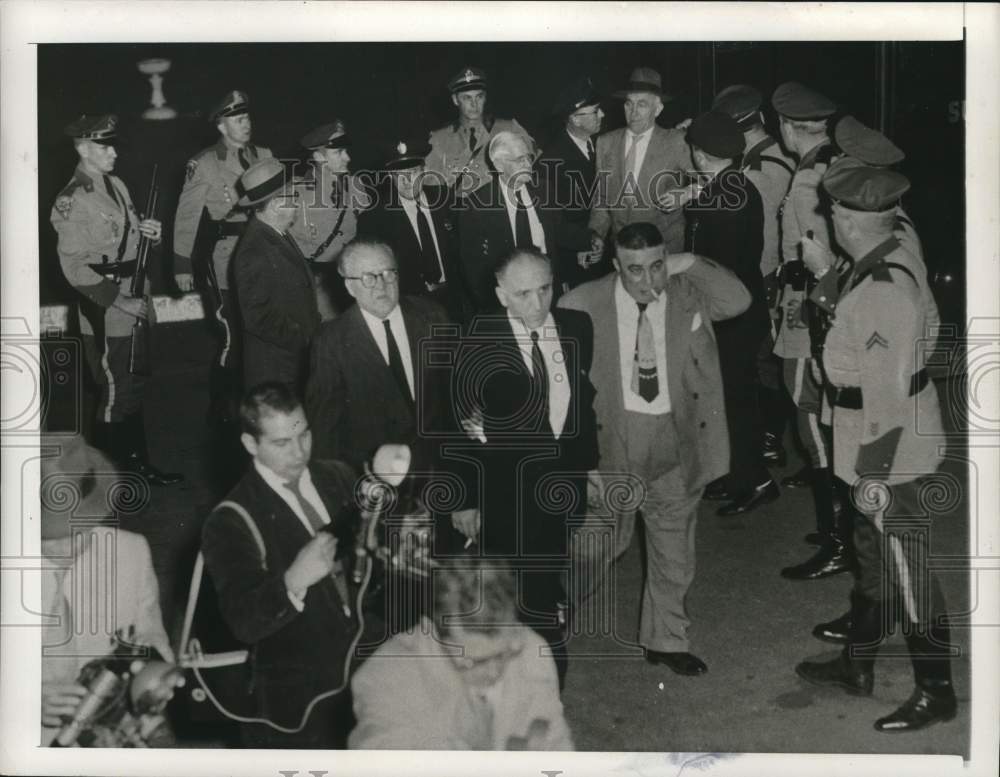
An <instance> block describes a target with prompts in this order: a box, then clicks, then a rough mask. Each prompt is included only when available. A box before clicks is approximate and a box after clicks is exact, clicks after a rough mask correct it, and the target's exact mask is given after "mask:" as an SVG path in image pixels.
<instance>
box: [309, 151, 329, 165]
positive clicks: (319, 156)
mask: <svg viewBox="0 0 1000 777" xmlns="http://www.w3.org/2000/svg"><path fill="white" fill-rule="evenodd" d="M312 158H313V162H316V163H317V164H323V163H324V162H325V161H326V155H325V154H324V153H323V151H322V149H318V148H317V149H314V150H313V152H312Z"/></svg>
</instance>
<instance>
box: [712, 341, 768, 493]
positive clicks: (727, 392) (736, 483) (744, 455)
mask: <svg viewBox="0 0 1000 777" xmlns="http://www.w3.org/2000/svg"><path fill="white" fill-rule="evenodd" d="M757 351H758V347H756V346H755V345H753V343H752V341H750V342H749V345H748V342H747V341H746V338H740V342H734V343H731V344H729V345H728V347H726V348H724V349H723V348H720V354H719V358H720V366H721V368H722V383H723V392H724V398H725V405H726V421H727V423H728V426H729V448H730V465H729V477H728V478H727V486H728V490H729V492H730V493H731V494H734V495H736V494H743V493H746V492H748V491H751V490H752V489H754V488H755V487H757V486H759V485H761V484H762V483H765V482H767V481H768V480H769V479H770V475H769V474H768V471H767V468H766V467H765V466H764V458H763V442H764V433H763V428H762V425H761V421H760V408H759V405H758V399H757V386H758V377H757Z"/></svg>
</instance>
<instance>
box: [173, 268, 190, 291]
mask: <svg viewBox="0 0 1000 777" xmlns="http://www.w3.org/2000/svg"><path fill="white" fill-rule="evenodd" d="M174 280H175V281H177V288H178V289H180V290H181V291H194V276H193V275H192V274H191V273H189V272H182V273H177V275H175V276H174Z"/></svg>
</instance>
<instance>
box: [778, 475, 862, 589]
mask: <svg viewBox="0 0 1000 777" xmlns="http://www.w3.org/2000/svg"><path fill="white" fill-rule="evenodd" d="M812 493H813V505H814V507H815V511H816V532H817V534H819V535H820V536H821V537H822V538H823V543H822V545H820V549H819V550H818V551H817V552H816V553H815V554H814V555H813V556H812V557H811V558H809V559H808V560H807V561H804V562H802V563H801V564H796V565H795V566H792V567H785V568H784V569H782V570H781V576H782V577H783V578H785V579H786V580H819V579H820V578H822V577H829V576H831V575H837V574H840V573H841V572H848V571H850V569H851V567H852V566H853V558H852V554H851V551H850V546H849V544H848V539H847V538H848V537H849V536H850V535H849V534H846V533H845V532H844V531H843V527H842V526H841V527H838V525H837V524H838V516H837V514H836V512H835V510H834V495H835V489H834V485H833V476H832V475H831V474H830V470H829V468H828V467H823V468H821V469H814V470H813V472H812ZM838 529H839V530H838Z"/></svg>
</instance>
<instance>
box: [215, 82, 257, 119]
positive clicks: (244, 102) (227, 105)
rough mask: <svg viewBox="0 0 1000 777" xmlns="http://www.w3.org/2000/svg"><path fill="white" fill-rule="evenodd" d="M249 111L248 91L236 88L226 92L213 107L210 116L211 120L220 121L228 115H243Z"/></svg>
mask: <svg viewBox="0 0 1000 777" xmlns="http://www.w3.org/2000/svg"><path fill="white" fill-rule="evenodd" d="M249 111H250V98H249V97H247V93H246V92H241V91H239V90H236V89H234V90H233V91H231V92H226V96H225V97H223V98H222V99H221V100H220V101H219V103H218V104H217V105H216V106H215V107H214V108H213V109H212V112H211V113H210V114H209V116H208V117H209V119H210V120H211V121H218V120H219V119H223V118H225V117H227V116H242V115H243V114H244V113H248V112H249Z"/></svg>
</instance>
